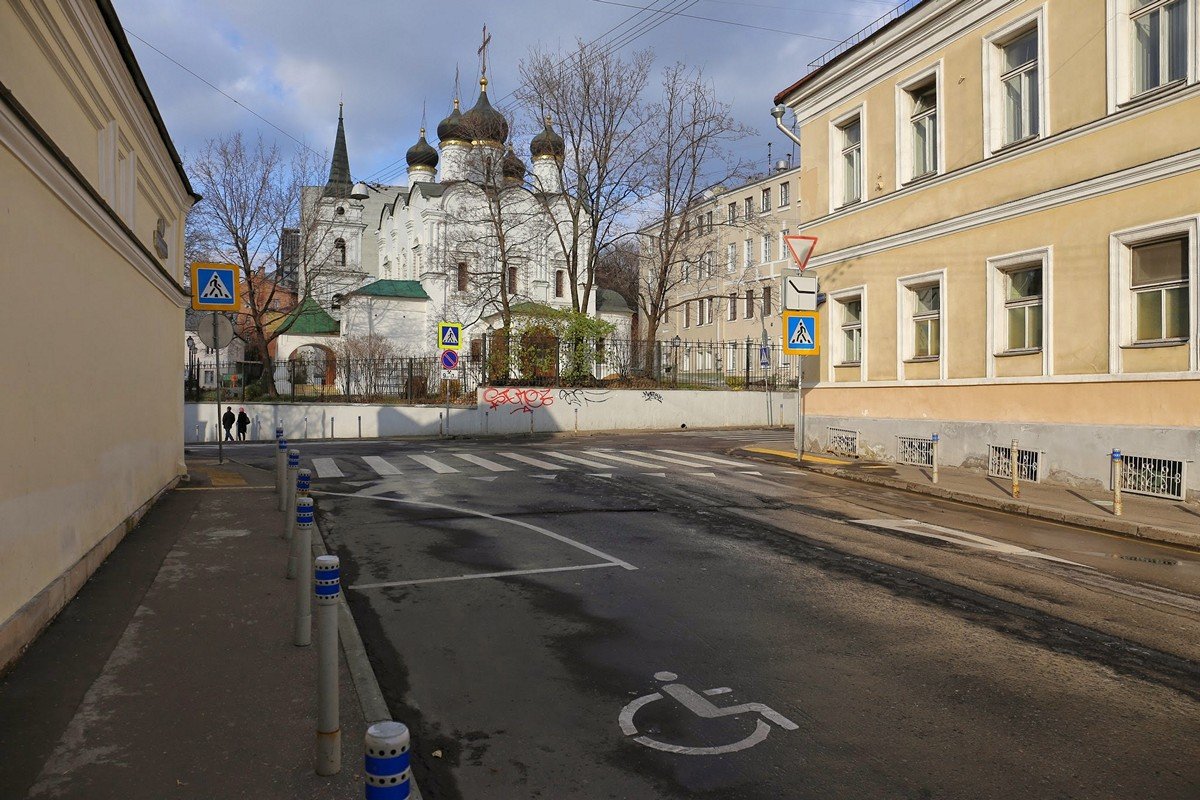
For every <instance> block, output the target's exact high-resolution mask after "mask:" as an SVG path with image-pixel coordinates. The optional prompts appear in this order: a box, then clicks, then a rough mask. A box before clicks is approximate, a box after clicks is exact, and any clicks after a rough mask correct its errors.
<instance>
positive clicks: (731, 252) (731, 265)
mask: <svg viewBox="0 0 1200 800" xmlns="http://www.w3.org/2000/svg"><path fill="white" fill-rule="evenodd" d="M736 268H737V245H735V244H733V243H732V242H731V243H730V244H729V245H728V246H727V247H726V248H725V269H727V270H728V271H729V272H733V270H734V269H736Z"/></svg>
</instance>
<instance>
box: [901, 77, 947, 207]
mask: <svg viewBox="0 0 1200 800" xmlns="http://www.w3.org/2000/svg"><path fill="white" fill-rule="evenodd" d="M929 83H933V84H934V89H935V95H936V99H935V102H936V103H937V108H936V109H935V112H934V113H935V114H936V115H937V125H936V126H935V127H936V131H937V148H936V149H935V150H934V158H935V159H936V160H937V166H936V168H935V169H934V170H933V171H932V172H927V173H925V174H922V175H920V176H917V175H913V168H914V167H913V164H914V159H913V129H912V115H913V109H914V100H915V98H914V97H913V93H914V91H915V90H917V89H919V88H921V87H924V86H925V85H927V84H929ZM944 96H945V91H944V82H943V81H942V62H941V61H938V62H937V63H936V64H934V65H933V66H931V67H929V68H928V69H924V70H921V71H920V72H918V73H916V74H915V75H913V76H912V77H910V78H908V79H907V80H905V81H903V82H901V83H899V84H897V85H896V188H897V189H901V188H903V187H904V186H905V185H906V184H908V183H911V182H913V181H916V180H918V179H919V180H927V179H929V178H932V177H934V176H936V175H941V174H942V173H944V172H945V171H946V115H945V113H944V109H945V103H944V101H943V98H944Z"/></svg>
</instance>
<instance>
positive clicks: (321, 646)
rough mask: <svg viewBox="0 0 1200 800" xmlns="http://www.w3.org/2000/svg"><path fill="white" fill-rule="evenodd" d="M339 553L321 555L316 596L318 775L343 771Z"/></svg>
mask: <svg viewBox="0 0 1200 800" xmlns="http://www.w3.org/2000/svg"><path fill="white" fill-rule="evenodd" d="M339 566H340V564H339V561H338V557H337V556H317V563H316V565H315V567H314V568H313V595H314V596H315V597H316V601H317V774H318V775H336V774H338V773H339V772H341V770H342V727H341V724H340V719H341V713H340V709H339V708H338V705H339V704H338V701H339V699H340V698H339V697H338V599H339V598H340V596H341V592H342V587H341V578H340V575H339V573H340V569H339Z"/></svg>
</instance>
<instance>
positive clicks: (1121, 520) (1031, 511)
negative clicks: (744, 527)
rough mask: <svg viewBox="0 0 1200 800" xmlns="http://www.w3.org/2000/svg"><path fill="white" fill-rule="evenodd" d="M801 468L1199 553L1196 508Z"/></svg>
mask: <svg viewBox="0 0 1200 800" xmlns="http://www.w3.org/2000/svg"><path fill="white" fill-rule="evenodd" d="M740 449H741V450H743V451H744V452H748V453H752V454H755V455H758V456H765V457H769V458H771V459H772V460H781V461H782V460H786V461H788V462H790V463H792V464H794V463H796V451H795V450H775V449H771V448H766V447H743V448H740ZM804 468H805V469H807V470H810V471H812V472H818V473H821V474H823V475H833V476H836V477H839V478H848V479H849V480H853V481H859V482H861V483H868V484H873V485H875V486H887V487H889V488H892V489H901V490H903V491H907V492H915V493H917V494H926V495H931V496H933V497H942V498H945V499H948V500H955V501H957V502H960V503H967V504H969V505H975V506H980V507H982V508H990V509H996V510H999V511H1006V512H1008V513H1011V514H1024V515H1027V516H1030V517H1036V518H1038V519H1045V520H1050V521H1052V522H1062V523H1065V524H1067V525H1075V526H1078V527H1083V528H1093V529H1095V530H1101V531H1108V532H1111V533H1119V534H1123V535H1125V536H1133V537H1138V538H1142V539H1152V540H1154V541H1159V542H1169V543H1171V544H1182V545H1185V546H1189V547H1193V548H1200V505H1197V504H1196V503H1193V502H1179V501H1177V500H1162V499H1156V498H1151V497H1143V496H1141V495H1131V494H1128V493H1126V494H1124V495H1122V505H1123V506H1124V513H1123V514H1122V515H1121V516H1119V517H1118V516H1115V515H1114V514H1113V513H1112V493H1111V492H1100V491H1096V490H1094V489H1076V488H1073V487H1070V486H1057V485H1052V484H1045V483H1031V482H1025V483H1022V484H1021V497H1020V499H1019V500H1014V499H1013V498H1012V496H1011V488H1012V487H1011V485H1010V484H1009V482H1008V479H1006V478H990V477H988V476H987V475H981V474H980V473H978V472H975V471H973V470H967V469H962V468H961V467H941V468H939V469H938V482H937V484H936V485H935V484H934V483H933V476H932V470H930V469H929V468H928V467H912V466H908V465H905V464H892V463H882V462H872V461H851V460H847V459H843V458H836V457H832V456H829V455H826V454H823V453H805V455H804Z"/></svg>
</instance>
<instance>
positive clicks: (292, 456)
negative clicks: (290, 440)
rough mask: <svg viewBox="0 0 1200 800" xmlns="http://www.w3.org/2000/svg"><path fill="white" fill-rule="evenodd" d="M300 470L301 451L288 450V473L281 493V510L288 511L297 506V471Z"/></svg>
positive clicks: (284, 478)
mask: <svg viewBox="0 0 1200 800" xmlns="http://www.w3.org/2000/svg"><path fill="white" fill-rule="evenodd" d="M299 471H300V451H299V450H294V449H293V450H288V454H287V473H286V474H285V475H284V476H283V485H284V486H285V487H286V488H285V491H283V492H282V493H281V494H280V495H279V510H280V511H287V510H289V509H292V508H295V507H296V473H297V472H299Z"/></svg>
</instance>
